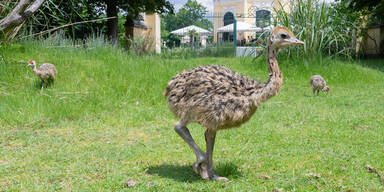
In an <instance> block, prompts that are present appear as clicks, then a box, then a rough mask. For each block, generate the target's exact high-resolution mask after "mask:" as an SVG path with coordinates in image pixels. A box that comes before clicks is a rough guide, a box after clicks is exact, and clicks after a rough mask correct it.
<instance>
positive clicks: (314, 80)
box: [309, 75, 329, 96]
mask: <svg viewBox="0 0 384 192" xmlns="http://www.w3.org/2000/svg"><path fill="white" fill-rule="evenodd" d="M309 83H310V84H311V86H312V89H313V96H315V92H316V91H317V95H319V92H320V90H321V91H324V92H327V93H329V87H328V86H327V84H326V82H325V80H324V79H323V77H321V76H320V75H314V76H312V77H311V79H310V80H309Z"/></svg>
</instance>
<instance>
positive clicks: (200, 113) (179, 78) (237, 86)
mask: <svg viewBox="0 0 384 192" xmlns="http://www.w3.org/2000/svg"><path fill="white" fill-rule="evenodd" d="M303 44H304V42H302V41H299V40H298V39H297V38H296V37H295V35H294V34H293V33H292V32H291V31H289V30H288V29H287V28H285V27H276V28H274V29H273V30H272V32H271V34H270V36H269V38H268V43H267V64H268V70H269V78H268V81H267V82H266V83H264V82H257V81H255V80H253V79H251V78H249V77H246V76H243V75H240V74H239V73H236V72H233V71H231V70H230V69H228V68H226V67H222V66H215V65H213V66H200V67H196V68H194V69H191V70H186V71H183V72H181V73H179V74H177V75H176V76H175V77H174V78H173V79H172V80H171V81H169V82H168V85H167V88H166V90H165V92H164V96H165V97H167V99H168V107H169V108H170V110H171V111H172V112H173V113H174V114H175V115H176V116H177V117H178V118H180V121H179V122H177V123H176V125H175V128H174V129H175V131H176V132H177V134H179V135H180V136H181V137H182V138H183V139H184V141H185V142H186V143H187V144H188V145H189V147H190V148H191V149H192V151H193V152H194V153H195V155H196V162H195V163H194V164H193V170H194V171H195V172H196V173H197V174H200V176H201V177H202V178H203V179H211V180H224V181H226V180H228V179H227V178H225V177H220V176H217V175H216V174H215V173H214V170H213V167H212V164H213V163H212V153H213V146H214V143H215V137H216V132H217V131H219V130H222V129H229V128H233V127H238V126H240V125H241V124H243V123H245V122H247V121H248V120H249V119H250V118H251V116H252V115H253V114H254V113H255V111H256V109H257V108H258V106H259V105H260V104H261V103H262V102H265V101H267V100H268V99H269V98H271V97H273V96H275V95H276V94H277V93H278V92H279V91H280V88H281V85H282V81H283V76H282V74H281V72H280V68H279V65H278V63H277V52H278V50H279V49H280V48H283V47H286V46H288V45H303ZM192 122H196V123H199V124H200V125H202V126H204V127H205V128H206V131H205V141H206V152H203V151H202V150H201V149H200V148H199V147H198V146H197V145H196V143H195V141H194V140H193V138H192V136H191V134H190V132H189V130H188V128H187V125H188V124H189V123H192Z"/></svg>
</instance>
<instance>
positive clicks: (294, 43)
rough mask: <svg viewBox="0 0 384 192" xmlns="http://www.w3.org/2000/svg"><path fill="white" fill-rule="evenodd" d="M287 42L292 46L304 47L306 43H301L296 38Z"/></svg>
mask: <svg viewBox="0 0 384 192" xmlns="http://www.w3.org/2000/svg"><path fill="white" fill-rule="evenodd" d="M286 41H287V42H288V43H289V44H291V45H304V42H303V41H300V40H298V39H297V38H295V37H292V38H289V39H286Z"/></svg>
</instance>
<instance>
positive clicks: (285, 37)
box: [280, 34, 288, 39]
mask: <svg viewBox="0 0 384 192" xmlns="http://www.w3.org/2000/svg"><path fill="white" fill-rule="evenodd" d="M280 37H281V38H283V39H287V38H288V35H286V34H281V35H280Z"/></svg>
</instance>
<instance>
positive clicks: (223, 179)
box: [208, 169, 229, 181]
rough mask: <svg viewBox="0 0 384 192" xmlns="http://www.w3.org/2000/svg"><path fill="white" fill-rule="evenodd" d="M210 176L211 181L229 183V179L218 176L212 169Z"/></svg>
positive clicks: (209, 172)
mask: <svg viewBox="0 0 384 192" xmlns="http://www.w3.org/2000/svg"><path fill="white" fill-rule="evenodd" d="M208 175H209V179H211V180H216V181H229V180H228V178H226V177H220V176H218V175H216V174H215V172H214V171H213V169H210V170H209V171H208Z"/></svg>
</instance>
